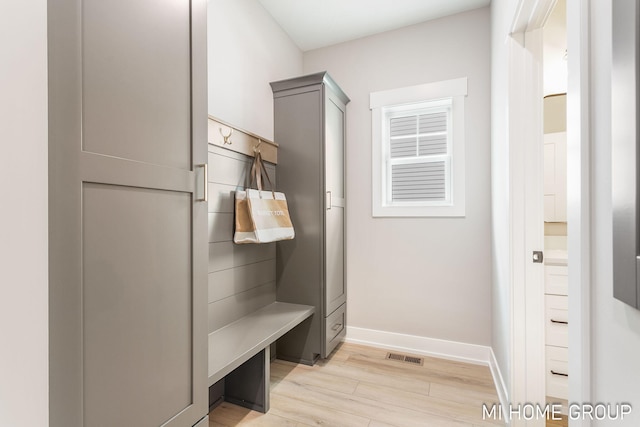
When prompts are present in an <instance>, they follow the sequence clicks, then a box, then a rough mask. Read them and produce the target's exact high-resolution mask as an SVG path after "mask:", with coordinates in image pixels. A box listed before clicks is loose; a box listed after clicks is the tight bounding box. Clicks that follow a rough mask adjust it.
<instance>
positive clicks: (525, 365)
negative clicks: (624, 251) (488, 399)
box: [508, 0, 591, 427]
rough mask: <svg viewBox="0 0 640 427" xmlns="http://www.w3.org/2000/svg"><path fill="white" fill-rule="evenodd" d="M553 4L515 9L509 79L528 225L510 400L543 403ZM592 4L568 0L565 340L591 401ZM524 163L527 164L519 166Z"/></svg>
mask: <svg viewBox="0 0 640 427" xmlns="http://www.w3.org/2000/svg"><path fill="white" fill-rule="evenodd" d="M555 4H556V1H555V0H548V1H536V0H521V1H520V3H519V5H518V7H517V8H516V12H515V14H514V19H513V25H512V41H511V43H510V45H509V64H510V68H509V81H510V82H513V83H511V84H510V86H509V91H510V94H509V100H508V102H509V115H510V117H509V127H510V133H509V138H510V140H511V143H510V144H509V147H510V151H511V152H510V159H511V163H512V171H511V172H510V186H511V187H512V188H514V189H522V191H523V192H524V195H523V196H522V198H521V199H520V198H518V199H514V200H513V201H512V206H511V209H512V210H511V212H512V215H513V222H512V223H511V230H512V231H513V230H518V227H524V229H525V231H523V232H515V233H514V232H512V235H511V237H510V242H511V248H512V249H511V255H512V260H511V269H512V284H511V289H512V293H513V298H512V302H511V309H512V313H513V317H512V321H513V328H512V332H511V333H512V335H511V358H512V363H513V364H512V374H511V378H510V383H511V384H510V385H511V396H510V401H511V402H512V403H514V404H517V403H518V402H539V403H540V404H544V403H545V381H544V379H543V378H544V372H545V363H544V349H543V348H544V330H543V325H544V317H543V312H542V309H541V307H542V306H543V301H544V299H543V295H544V294H543V291H542V290H543V276H544V275H543V274H541V273H543V272H544V270H543V269H541V268H539V266H540V264H537V265H536V264H534V263H533V262H532V251H535V250H541V248H542V247H543V241H542V236H543V231H541V229H542V228H543V226H542V224H543V220H542V211H543V209H542V208H543V197H542V185H541V183H542V151H543V150H542V147H541V145H542V125H543V123H542V117H541V114H540V112H541V111H542V95H543V89H542V78H543V77H542V72H541V63H542V44H543V40H542V31H541V29H542V28H543V27H544V24H545V23H546V22H547V19H548V17H549V15H550V13H551V11H552V9H553V6H554V5H555ZM589 6H590V4H589V2H584V1H583V0H566V7H567V9H566V16H567V51H568V55H567V70H568V71H567V76H568V78H567V98H566V99H567V153H568V155H567V194H568V195H569V197H568V199H567V200H568V203H567V259H568V294H569V297H568V307H569V315H568V323H569V326H568V346H569V347H570V348H571V349H572V350H571V353H570V354H569V357H568V373H567V374H568V376H569V378H570V381H569V383H568V400H569V402H585V401H589V398H590V387H591V386H590V340H589V333H590V329H589V315H590V297H589V295H590V294H589V289H590V269H589V265H590V245H589V242H590V227H589V220H590V217H589V208H590V202H589V194H590V182H589V173H590V147H589V135H590V128H589V79H588V70H589V60H588V59H589ZM522 82H527V84H526V85H523V84H522ZM516 142H518V143H516ZM520 165H522V166H523V167H524V170H523V171H520V170H517V167H518V166H520ZM531 165H533V166H531ZM538 178H539V180H538ZM513 191H515V190H513ZM513 194H515V193H513V192H512V195H513ZM516 195H517V194H516ZM536 248H538V249H536ZM520 335H523V336H520ZM511 425H512V426H521V425H522V426H524V425H526V426H543V425H544V420H543V419H540V420H529V421H527V420H516V419H513V420H512V423H511ZM587 425H590V423H589V421H588V420H576V421H575V423H574V422H572V427H575V426H587Z"/></svg>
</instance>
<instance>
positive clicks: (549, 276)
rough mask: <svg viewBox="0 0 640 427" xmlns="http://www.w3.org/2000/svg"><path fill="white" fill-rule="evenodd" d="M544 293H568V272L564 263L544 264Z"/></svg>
mask: <svg viewBox="0 0 640 427" xmlns="http://www.w3.org/2000/svg"><path fill="white" fill-rule="evenodd" d="M544 288H545V290H544V291H545V293H547V294H552V295H568V293H569V273H568V269H567V266H566V265H545V266H544Z"/></svg>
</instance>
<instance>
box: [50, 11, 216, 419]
mask: <svg viewBox="0 0 640 427" xmlns="http://www.w3.org/2000/svg"><path fill="white" fill-rule="evenodd" d="M48 13H49V21H48V22H49V28H48V31H49V37H48V38H49V64H50V65H49V100H50V104H49V111H50V116H49V126H50V134H49V141H50V142H49V152H50V162H49V167H50V179H49V182H50V189H49V196H50V197H49V200H50V230H51V231H50V260H51V269H50V305H49V309H50V367H51V369H50V423H49V424H50V425H51V426H52V427H62V426H64V427H79V426H85V427H91V426H171V427H175V426H181V427H188V426H192V425H194V424H196V423H197V422H198V421H199V420H201V419H202V418H203V417H205V416H206V414H207V385H206V379H207V366H206V364H207V357H206V356H207V335H206V319H207V317H206V303H207V294H206V291H207V271H206V263H207V258H208V256H207V243H206V236H207V234H206V233H207V228H206V227H207V209H206V202H199V201H198V198H200V197H202V196H203V195H204V183H203V182H201V180H202V178H203V175H204V173H202V172H200V171H201V170H200V169H199V168H197V167H196V166H197V164H199V163H206V141H207V134H206V126H207V125H206V120H207V115H206V92H207V91H206V3H205V1H204V0H191V1H187V0H180V1H173V0H172V1H169V0H160V1H158V0H134V1H132V0H110V1H102V0H57V1H54V2H49V11H48Z"/></svg>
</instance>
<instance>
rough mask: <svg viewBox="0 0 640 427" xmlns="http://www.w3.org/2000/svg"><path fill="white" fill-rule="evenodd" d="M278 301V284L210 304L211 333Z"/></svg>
mask: <svg viewBox="0 0 640 427" xmlns="http://www.w3.org/2000/svg"><path fill="white" fill-rule="evenodd" d="M275 301H276V282H271V283H266V284H264V285H262V286H258V287H256V288H253V289H250V290H248V291H246V292H240V293H237V294H235V295H232V296H230V297H228V298H225V299H222V300H219V301H216V302H212V303H210V304H209V331H215V330H217V329H220V328H222V327H223V326H225V325H228V324H229V323H231V322H234V321H236V320H238V319H240V318H241V317H243V316H246V315H247V314H249V313H251V312H254V311H256V310H258V309H260V308H262V307H264V306H266V305H268V304H271V303H272V302H275Z"/></svg>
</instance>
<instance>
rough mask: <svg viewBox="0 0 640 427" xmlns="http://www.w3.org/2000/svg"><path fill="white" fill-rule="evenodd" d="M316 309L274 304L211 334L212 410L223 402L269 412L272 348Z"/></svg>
mask: <svg viewBox="0 0 640 427" xmlns="http://www.w3.org/2000/svg"><path fill="white" fill-rule="evenodd" d="M314 311H315V308H314V307H313V306H308V305H301V304H289V303H283V302H273V303H271V304H269V305H267V306H265V307H263V308H261V309H259V310H257V311H254V312H252V313H250V314H248V315H247V316H244V317H242V318H240V319H239V320H236V321H235V322H233V323H230V324H229V325H226V326H224V327H222V328H220V329H218V330H216V331H213V332H211V333H210V334H209V387H210V388H209V406H210V409H213V408H215V407H216V406H217V405H218V404H220V403H221V402H222V401H223V400H225V401H228V402H231V403H235V404H238V405H241V406H244V407H246V408H249V409H253V410H256V411H261V412H267V411H268V410H269V376H270V368H269V364H270V362H271V352H270V346H271V344H272V343H274V342H275V341H276V340H277V339H278V338H280V337H281V336H283V335H284V334H286V333H287V332H289V331H290V330H291V329H293V328H294V327H296V326H297V325H299V324H300V323H302V322H303V321H304V320H306V319H307V318H309V317H311V315H313V313H314Z"/></svg>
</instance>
